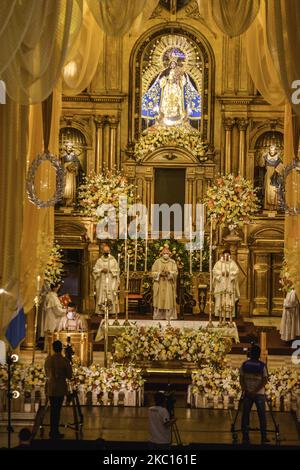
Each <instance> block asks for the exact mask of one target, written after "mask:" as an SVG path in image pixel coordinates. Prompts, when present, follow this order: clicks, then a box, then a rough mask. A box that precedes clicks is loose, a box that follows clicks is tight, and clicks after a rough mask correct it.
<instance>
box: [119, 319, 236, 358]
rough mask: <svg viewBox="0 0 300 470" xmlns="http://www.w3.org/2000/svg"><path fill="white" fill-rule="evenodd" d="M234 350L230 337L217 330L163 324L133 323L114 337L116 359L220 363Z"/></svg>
mask: <svg viewBox="0 0 300 470" xmlns="http://www.w3.org/2000/svg"><path fill="white" fill-rule="evenodd" d="M230 349H231V339H229V338H224V337H222V336H221V335H220V333H219V332H216V331H208V330H203V329H199V330H181V329H179V328H173V327H172V326H168V327H166V328H165V329H164V328H162V326H161V325H159V326H153V327H148V328H145V327H140V328H138V327H137V326H130V327H128V328H126V329H125V331H124V332H123V333H122V334H121V335H120V336H119V337H117V338H116V339H115V341H114V354H113V358H114V361H115V362H130V363H137V362H139V361H184V362H190V363H202V364H214V365H220V364H223V363H224V361H225V356H226V354H227V353H228V352H229V351H230Z"/></svg>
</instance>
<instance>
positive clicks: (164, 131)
mask: <svg viewBox="0 0 300 470" xmlns="http://www.w3.org/2000/svg"><path fill="white" fill-rule="evenodd" d="M168 145H176V147H182V148H185V149H187V150H189V151H190V152H191V153H192V154H193V155H194V156H195V157H196V158H197V159H198V160H199V161H201V162H203V161H206V160H207V159H208V155H207V150H208V144H207V143H205V142H203V141H202V139H201V135H200V133H199V132H198V131H197V130H196V129H194V128H193V127H192V126H190V125H185V126H161V125H160V126H152V127H150V128H149V129H147V131H145V132H144V133H143V135H142V136H141V137H140V139H139V140H138V142H137V143H136V144H135V149H134V158H135V160H136V161H137V162H141V161H142V160H143V159H144V157H145V156H146V155H147V154H148V153H149V152H153V151H154V150H156V149H157V148H160V147H164V146H168Z"/></svg>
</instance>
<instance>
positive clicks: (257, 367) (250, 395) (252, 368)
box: [240, 344, 269, 444]
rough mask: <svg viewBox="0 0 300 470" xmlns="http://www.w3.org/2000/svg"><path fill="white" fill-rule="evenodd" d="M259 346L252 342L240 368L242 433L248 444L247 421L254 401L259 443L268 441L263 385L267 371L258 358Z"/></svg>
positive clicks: (265, 382)
mask: <svg viewBox="0 0 300 470" xmlns="http://www.w3.org/2000/svg"><path fill="white" fill-rule="evenodd" d="M259 358H260V347H259V346H258V345H256V344H252V346H251V348H250V351H249V359H248V360H247V361H245V362H244V363H243V364H242V367H241V368H240V383H241V387H242V392H243V398H242V400H243V414H242V433H243V443H244V444H249V442H250V441H249V421H250V412H251V408H252V406H253V404H254V403H255V405H256V409H257V413H258V417H259V423H260V432H261V443H262V444H266V443H268V442H269V440H268V439H267V422H266V396H265V385H266V384H267V382H268V371H267V367H266V364H265V363H264V362H262V361H260V360H259Z"/></svg>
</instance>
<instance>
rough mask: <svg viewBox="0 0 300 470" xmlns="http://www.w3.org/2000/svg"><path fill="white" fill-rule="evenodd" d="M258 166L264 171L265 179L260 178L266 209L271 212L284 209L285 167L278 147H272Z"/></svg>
mask: <svg viewBox="0 0 300 470" xmlns="http://www.w3.org/2000/svg"><path fill="white" fill-rule="evenodd" d="M258 166H259V167H260V168H261V169H262V171H264V177H263V178H260V180H261V182H262V184H261V186H262V187H263V207H264V209H267V210H271V211H275V210H277V209H283V208H284V166H283V163H282V159H281V155H280V152H279V151H278V150H277V147H276V145H274V144H272V145H270V147H269V150H268V151H267V152H265V153H263V154H262V155H261V156H260V158H259V160H258Z"/></svg>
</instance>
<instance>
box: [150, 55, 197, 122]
mask: <svg viewBox="0 0 300 470" xmlns="http://www.w3.org/2000/svg"><path fill="white" fill-rule="evenodd" d="M180 54H181V55H182V53H180V51H178V50H175V49H174V50H172V51H171V52H170V54H169V64H168V67H167V68H166V69H165V70H163V71H162V72H161V73H160V74H159V75H158V76H157V77H156V79H155V81H154V83H153V84H152V86H151V87H150V88H149V89H148V91H147V92H146V93H145V94H144V96H143V100H142V117H143V118H144V119H146V120H147V121H148V122H150V123H151V125H152V124H154V123H157V124H161V125H165V126H176V125H181V124H183V123H184V122H188V120H189V119H200V117H201V96H200V94H199V93H198V91H197V90H196V88H195V86H194V85H193V83H192V81H191V78H190V76H189V74H188V73H187V72H185V70H184V66H183V65H182V64H179V59H182V57H181V55H180Z"/></svg>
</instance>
